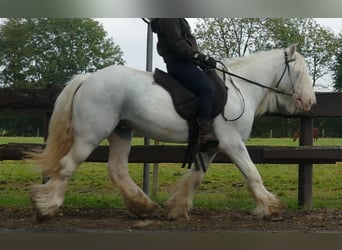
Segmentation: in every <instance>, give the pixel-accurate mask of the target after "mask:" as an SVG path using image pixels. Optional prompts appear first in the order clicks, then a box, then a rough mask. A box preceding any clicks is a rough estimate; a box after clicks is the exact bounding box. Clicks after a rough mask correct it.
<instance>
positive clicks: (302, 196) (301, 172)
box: [298, 117, 313, 209]
mask: <svg viewBox="0 0 342 250" xmlns="http://www.w3.org/2000/svg"><path fill="white" fill-rule="evenodd" d="M312 130H313V119H312V118H308V117H302V118H301V119H300V137H299V145H300V146H312V145H313V139H312V132H313V131H312ZM298 205H299V206H300V207H302V208H304V209H311V208H312V164H299V166H298Z"/></svg>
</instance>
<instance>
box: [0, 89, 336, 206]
mask: <svg viewBox="0 0 342 250" xmlns="http://www.w3.org/2000/svg"><path fill="white" fill-rule="evenodd" d="M60 92H61V89H55V88H50V89H44V90H42V89H39V90H19V89H16V90H13V89H0V111H2V110H11V111H14V112H19V113H28V114H37V113H40V114H44V116H45V117H46V119H45V121H46V122H45V125H44V127H45V129H44V130H45V135H47V127H48V126H47V124H48V120H49V118H50V115H51V113H52V110H53V105H54V102H55V100H56V97H57V96H58V94H59V93H60ZM316 97H317V104H316V105H315V106H313V108H312V109H311V110H310V111H309V112H305V113H297V114H287V113H276V114H267V115H269V116H282V117H297V118H300V138H299V145H300V146H296V147H279V146H275V147H269V146H248V147H247V149H248V151H249V154H250V156H251V158H252V160H253V162H255V163H279V164H298V204H299V205H300V206H302V207H304V208H311V207H312V171H313V165H312V164H315V163H320V164H333V163H336V162H338V161H342V147H341V146H323V147H322V146H320V147H317V146H313V141H312V129H313V128H312V127H313V119H314V118H316V117H342V109H340V108H339V107H342V93H316ZM43 147H44V145H40V144H11V143H10V144H3V145H0V160H19V159H23V158H24V152H26V151H28V150H32V149H37V148H38V149H39V148H40V149H41V148H43ZM184 155H185V146H159V145H158V146H133V147H132V150H131V153H130V155H129V161H130V162H138V163H160V162H171V163H180V162H182V161H183V159H184ZM107 159H108V147H106V146H99V147H98V148H97V149H96V150H95V151H94V152H93V153H92V154H91V155H90V156H89V158H88V160H87V161H93V162H106V161H107ZM229 162H231V160H230V159H229V157H227V156H225V155H223V154H219V155H218V156H217V157H216V158H215V160H214V163H229Z"/></svg>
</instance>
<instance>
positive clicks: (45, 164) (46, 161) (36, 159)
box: [28, 75, 86, 176]
mask: <svg viewBox="0 0 342 250" xmlns="http://www.w3.org/2000/svg"><path fill="white" fill-rule="evenodd" d="M85 79H86V76H85V75H75V76H74V77H73V78H72V79H71V80H70V81H69V82H68V83H67V84H66V86H65V88H64V89H63V91H62V92H61V93H60V95H59V96H58V98H57V100H56V102H55V106H54V110H53V113H52V116H51V119H50V124H49V135H48V138H47V141H46V147H45V149H44V150H43V151H41V152H30V153H28V156H29V157H30V158H31V160H32V161H33V163H35V164H36V165H37V166H39V167H41V169H42V171H43V175H44V176H50V175H54V174H55V173H56V172H58V170H59V169H60V160H61V158H62V157H63V156H65V155H66V154H67V153H68V152H69V150H70V148H71V146H72V145H73V129H72V106H73V100H74V95H75V93H76V91H77V90H78V88H79V87H80V86H81V85H82V83H83V82H84V81H85Z"/></svg>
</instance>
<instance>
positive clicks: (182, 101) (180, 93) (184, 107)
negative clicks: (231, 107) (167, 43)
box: [154, 69, 227, 172]
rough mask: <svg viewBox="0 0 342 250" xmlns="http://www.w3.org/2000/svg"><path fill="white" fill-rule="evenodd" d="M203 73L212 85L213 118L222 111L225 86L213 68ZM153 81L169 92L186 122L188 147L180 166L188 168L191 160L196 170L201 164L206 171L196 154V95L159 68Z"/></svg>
mask: <svg viewBox="0 0 342 250" xmlns="http://www.w3.org/2000/svg"><path fill="white" fill-rule="evenodd" d="M205 73H206V74H207V76H208V77H209V79H210V80H211V82H212V84H213V87H214V103H213V110H212V117H211V118H212V119H213V118H215V117H216V116H218V115H219V114H220V113H222V111H223V107H224V105H225V103H226V101H227V87H226V86H225V84H224V82H223V80H222V79H220V78H219V77H218V75H217V74H216V72H215V70H214V69H208V70H206V71H205ZM154 81H155V83H157V84H159V85H160V86H162V87H163V88H164V89H165V90H166V91H168V92H169V94H170V96H171V98H172V102H173V105H174V107H175V110H176V111H177V113H178V114H179V115H180V116H181V117H182V118H184V119H185V120H186V121H187V122H188V127H189V133H188V134H189V137H188V148H187V151H186V155H185V160H184V162H183V165H182V167H185V165H186V164H188V168H191V165H192V162H195V165H196V169H197V170H199V169H200V166H201V168H202V170H203V171H204V172H206V168H205V164H204V161H203V158H202V156H201V154H198V153H199V152H198V151H199V150H198V149H197V137H198V132H199V129H198V125H197V121H196V120H197V102H198V97H197V96H196V95H195V94H194V93H192V92H191V91H189V90H188V89H187V88H186V87H185V86H184V85H183V84H181V83H180V82H179V81H177V80H176V79H174V78H173V77H172V76H170V75H169V74H167V73H166V72H164V71H162V70H160V69H155V72H154ZM197 154H198V155H199V160H200V162H199V163H198V162H197V161H196V155H197Z"/></svg>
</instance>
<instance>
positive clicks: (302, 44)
mask: <svg viewBox="0 0 342 250" xmlns="http://www.w3.org/2000/svg"><path fill="white" fill-rule="evenodd" d="M266 25H267V29H268V30H269V34H270V39H272V40H273V42H274V44H275V47H287V46H288V45H289V44H290V43H297V47H298V51H299V52H300V53H301V54H302V55H303V56H304V57H305V59H306V62H307V64H308V68H309V72H310V74H311V76H312V80H313V85H314V86H315V85H316V83H317V80H318V79H320V78H322V77H323V76H325V75H329V74H330V73H331V69H332V67H333V65H334V63H335V55H336V49H337V38H336V35H335V34H334V32H333V31H331V30H330V29H328V28H325V27H322V26H321V25H319V24H318V23H317V22H316V21H315V20H314V19H312V18H277V19H268V21H267V22H266ZM320 87H326V86H320Z"/></svg>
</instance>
